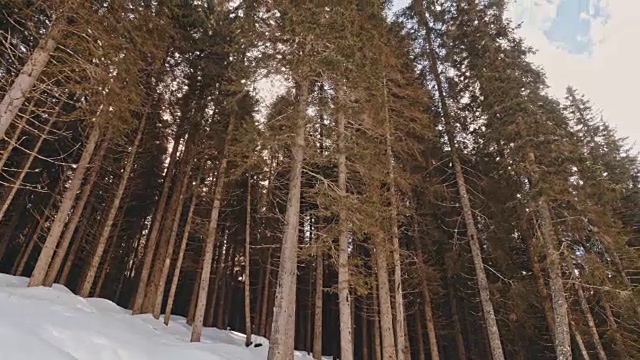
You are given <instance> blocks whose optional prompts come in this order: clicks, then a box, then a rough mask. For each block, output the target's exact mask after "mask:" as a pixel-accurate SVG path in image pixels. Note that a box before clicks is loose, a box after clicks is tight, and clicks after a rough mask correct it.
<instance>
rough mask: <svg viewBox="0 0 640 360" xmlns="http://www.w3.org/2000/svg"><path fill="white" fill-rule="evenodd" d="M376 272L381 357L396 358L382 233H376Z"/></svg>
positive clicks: (386, 358) (385, 249)
mask: <svg viewBox="0 0 640 360" xmlns="http://www.w3.org/2000/svg"><path fill="white" fill-rule="evenodd" d="M375 258H376V259H375V260H376V273H377V278H378V298H379V301H380V328H381V329H380V335H381V340H382V359H381V360H396V356H397V355H396V346H395V340H394V333H393V311H392V310H391V294H390V292H389V273H388V269H387V267H388V265H387V247H386V246H385V244H384V240H383V238H382V235H376V244H375Z"/></svg>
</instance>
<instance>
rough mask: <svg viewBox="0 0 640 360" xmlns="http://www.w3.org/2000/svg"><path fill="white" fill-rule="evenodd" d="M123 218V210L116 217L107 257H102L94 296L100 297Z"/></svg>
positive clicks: (116, 246) (117, 243) (116, 245)
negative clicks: (116, 223) (116, 222)
mask: <svg viewBox="0 0 640 360" xmlns="http://www.w3.org/2000/svg"><path fill="white" fill-rule="evenodd" d="M123 218H124V211H123V212H122V213H121V214H120V218H119V219H118V225H117V226H116V229H115V231H114V232H113V236H112V239H111V243H110V244H109V251H108V252H107V257H105V259H104V263H103V264H102V270H101V271H100V276H99V277H98V283H97V284H96V291H95V292H94V293H93V294H94V297H100V293H101V292H102V285H103V284H104V280H105V279H106V277H107V274H108V273H109V270H111V260H112V259H113V254H114V252H115V251H116V249H117V248H118V245H119V242H118V234H119V233H120V228H121V226H122V222H123Z"/></svg>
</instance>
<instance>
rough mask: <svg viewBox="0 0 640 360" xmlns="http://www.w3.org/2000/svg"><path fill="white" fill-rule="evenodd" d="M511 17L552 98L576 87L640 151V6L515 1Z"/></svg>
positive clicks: (633, 2)
mask: <svg viewBox="0 0 640 360" xmlns="http://www.w3.org/2000/svg"><path fill="white" fill-rule="evenodd" d="M408 1H409V0H395V2H394V7H395V8H399V7H401V6H403V5H405V4H406V3H408ZM507 16H508V17H510V18H511V19H512V20H513V21H514V23H518V24H521V27H520V29H518V34H519V35H520V36H522V37H523V38H524V39H525V41H526V42H527V44H528V45H530V46H532V47H534V48H535V49H536V50H537V53H536V54H535V55H532V56H531V60H532V61H533V62H534V63H535V64H538V65H541V66H542V67H543V68H544V70H545V72H546V74H547V81H548V83H549V86H550V89H549V93H550V94H551V95H553V96H555V97H558V98H563V97H564V95H565V90H566V87H567V86H569V85H571V86H573V87H575V88H576V89H577V90H578V91H579V92H581V93H584V94H585V95H586V96H587V97H588V98H589V99H590V100H591V101H592V102H593V104H594V106H595V107H596V108H597V109H600V110H601V111H602V112H603V115H604V117H605V119H606V120H607V121H608V122H609V123H610V124H611V125H613V127H614V128H616V129H617V131H618V134H619V135H620V136H623V137H628V138H629V144H630V145H632V144H634V143H635V149H636V151H640V114H639V112H640V111H638V110H637V109H638V107H637V103H638V102H640V90H639V87H640V0H512V1H511V4H510V5H509V8H508V11H507Z"/></svg>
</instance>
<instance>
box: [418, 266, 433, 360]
mask: <svg viewBox="0 0 640 360" xmlns="http://www.w3.org/2000/svg"><path fill="white" fill-rule="evenodd" d="M418 261H419V260H418ZM425 307H426V305H425ZM416 311H417V313H416V317H415V323H416V341H417V342H418V360H426V357H425V352H424V338H423V335H424V331H422V319H421V316H420V315H421V314H420V308H418V309H417V310H416ZM427 324H429V320H427ZM427 331H428V330H427ZM430 350H431V349H430ZM436 354H438V349H436ZM437 356H439V355H437ZM431 358H432V359H439V358H433V351H431Z"/></svg>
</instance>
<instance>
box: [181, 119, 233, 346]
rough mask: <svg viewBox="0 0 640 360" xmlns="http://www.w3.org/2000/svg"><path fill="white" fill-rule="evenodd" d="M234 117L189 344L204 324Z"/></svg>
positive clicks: (197, 338)
mask: <svg viewBox="0 0 640 360" xmlns="http://www.w3.org/2000/svg"><path fill="white" fill-rule="evenodd" d="M234 121H235V119H234V117H233V116H232V117H231V118H230V120H229V127H228V129H227V135H226V139H225V142H224V148H223V150H222V155H221V158H220V164H219V166H218V176H217V179H216V186H215V189H214V193H213V207H212V209H211V216H210V218H209V228H208V229H207V238H206V242H205V250H204V259H203V260H202V274H203V275H202V276H201V277H200V289H199V290H198V301H197V303H196V312H195V317H194V319H193V325H192V328H191V342H199V341H200V337H201V336H202V326H203V323H204V315H205V309H206V306H207V290H208V289H209V279H210V277H211V262H212V260H213V248H214V245H215V242H216V232H217V229H218V215H219V213H220V206H221V204H222V190H223V189H224V181H225V176H226V168H227V160H228V159H227V153H228V149H229V142H230V141H231V134H232V133H233V125H234Z"/></svg>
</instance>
